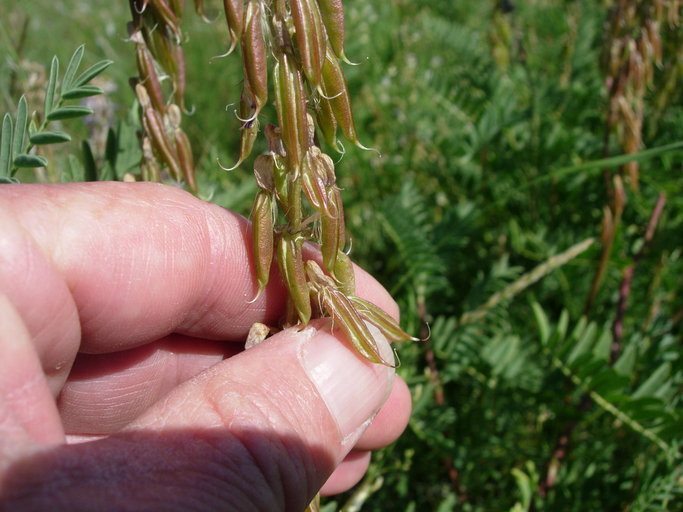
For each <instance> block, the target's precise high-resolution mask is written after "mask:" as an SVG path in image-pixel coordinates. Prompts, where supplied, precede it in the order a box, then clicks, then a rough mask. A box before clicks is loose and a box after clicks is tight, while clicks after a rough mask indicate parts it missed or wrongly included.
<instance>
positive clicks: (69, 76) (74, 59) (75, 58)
mask: <svg viewBox="0 0 683 512" xmlns="http://www.w3.org/2000/svg"><path fill="white" fill-rule="evenodd" d="M84 49H85V45H81V46H79V47H78V48H76V51H75V52H74V54H73V55H72V56H71V60H70V61H69V65H68V66H67V67H66V71H65V72H64V79H63V80H62V96H64V91H68V90H70V89H71V82H72V81H73V79H74V77H75V76H76V71H78V66H80V65H81V59H82V58H83V51H84Z"/></svg>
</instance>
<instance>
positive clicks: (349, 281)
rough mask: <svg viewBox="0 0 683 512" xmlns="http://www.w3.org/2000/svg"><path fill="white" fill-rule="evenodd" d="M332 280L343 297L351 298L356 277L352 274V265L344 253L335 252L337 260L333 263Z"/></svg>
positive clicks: (354, 291) (354, 288) (354, 289)
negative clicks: (335, 282)
mask: <svg viewBox="0 0 683 512" xmlns="http://www.w3.org/2000/svg"><path fill="white" fill-rule="evenodd" d="M334 279H335V280H336V281H337V286H338V287H339V289H340V290H341V292H342V293H343V294H344V295H347V296H351V295H353V294H355V293H356V275H355V274H354V272H353V263H351V258H349V257H348V255H347V254H345V253H344V251H341V250H339V251H337V259H336V260H335V262H334Z"/></svg>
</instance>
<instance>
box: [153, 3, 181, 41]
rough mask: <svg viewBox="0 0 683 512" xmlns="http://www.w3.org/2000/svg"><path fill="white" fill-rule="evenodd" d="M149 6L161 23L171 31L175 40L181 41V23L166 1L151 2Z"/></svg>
mask: <svg viewBox="0 0 683 512" xmlns="http://www.w3.org/2000/svg"><path fill="white" fill-rule="evenodd" d="M149 5H150V7H152V10H153V11H154V14H156V16H157V18H158V19H159V21H161V22H162V23H163V24H164V25H165V26H166V27H167V28H168V29H169V30H170V31H171V33H172V34H173V36H174V38H175V40H176V41H180V21H179V20H178V16H177V15H176V14H175V13H174V12H173V9H172V8H171V6H170V5H169V4H168V3H167V2H166V0H149Z"/></svg>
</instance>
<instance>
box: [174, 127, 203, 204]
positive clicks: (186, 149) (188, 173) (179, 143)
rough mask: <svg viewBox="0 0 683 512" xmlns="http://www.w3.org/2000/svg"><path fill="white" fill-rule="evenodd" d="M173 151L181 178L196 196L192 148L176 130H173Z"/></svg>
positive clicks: (178, 130)
mask: <svg viewBox="0 0 683 512" xmlns="http://www.w3.org/2000/svg"><path fill="white" fill-rule="evenodd" d="M175 149H176V152H177V153H178V161H179V162H180V167H181V168H182V170H183V177H184V178H185V183H187V187H188V188H189V189H190V191H191V192H192V193H193V194H197V191H198V188H197V178H196V175H195V174H196V172H195V166H194V158H193V157H192V146H191V145H190V139H188V138H187V135H186V134H185V132H184V131H183V130H182V129H181V128H178V129H176V130H175Z"/></svg>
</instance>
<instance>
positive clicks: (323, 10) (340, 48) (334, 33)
mask: <svg viewBox="0 0 683 512" xmlns="http://www.w3.org/2000/svg"><path fill="white" fill-rule="evenodd" d="M318 5H319V6H320V15H321V17H322V21H323V23H324V24H325V29H326V32H327V37H328V39H329V41H330V46H332V50H333V51H334V53H335V55H336V56H337V57H339V58H340V59H342V60H343V61H344V62H347V63H349V64H350V62H349V60H348V59H347V58H346V55H345V54H344V6H343V5H342V0H318Z"/></svg>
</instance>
